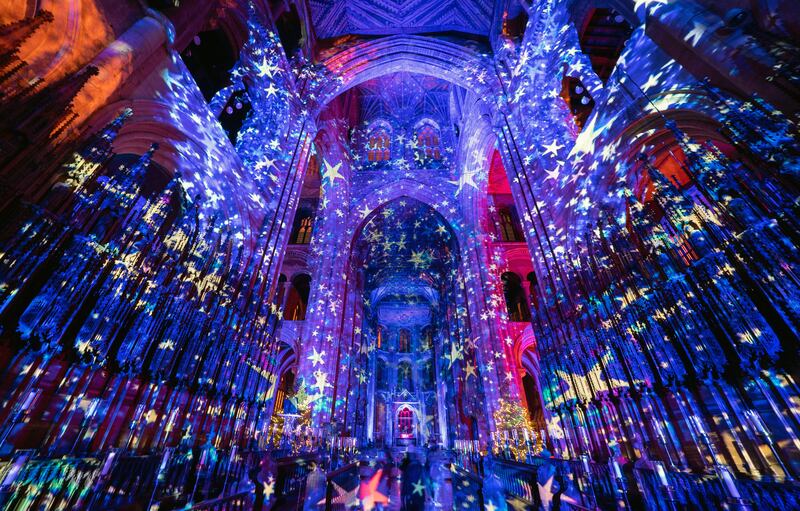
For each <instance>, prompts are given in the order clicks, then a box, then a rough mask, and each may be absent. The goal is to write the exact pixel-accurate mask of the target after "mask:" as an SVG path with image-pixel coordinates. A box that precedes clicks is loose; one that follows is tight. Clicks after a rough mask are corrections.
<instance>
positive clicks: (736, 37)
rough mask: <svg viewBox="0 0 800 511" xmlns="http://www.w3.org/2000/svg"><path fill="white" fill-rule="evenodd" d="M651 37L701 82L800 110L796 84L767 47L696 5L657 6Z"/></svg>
mask: <svg viewBox="0 0 800 511" xmlns="http://www.w3.org/2000/svg"><path fill="white" fill-rule="evenodd" d="M647 33H648V35H649V36H650V37H651V38H653V40H655V41H656V42H657V43H659V45H660V46H661V48H662V49H664V50H665V51H666V52H667V53H669V54H670V55H671V56H672V57H674V58H675V59H676V60H677V61H678V62H679V63H680V64H681V65H683V66H684V67H685V68H687V69H688V70H690V71H691V72H692V73H693V74H695V75H696V76H697V77H698V78H703V77H706V76H708V77H709V78H711V79H712V80H713V81H722V82H724V83H726V84H728V85H730V86H732V87H735V88H736V89H738V90H739V92H740V93H741V94H742V95H743V96H749V95H751V94H752V93H753V92H755V93H757V94H759V95H760V96H762V97H763V98H765V99H766V100H767V101H769V102H770V103H772V104H774V105H775V106H777V107H778V108H779V109H780V110H782V111H783V112H785V113H789V114H791V113H796V112H797V111H798V110H799V108H798V105H797V99H796V98H797V97H798V95H800V90H798V86H797V84H796V82H794V81H793V78H792V77H791V76H790V75H789V74H788V70H781V69H780V68H781V65H782V63H781V62H779V61H778V60H776V59H775V57H773V56H772V55H771V54H770V53H769V52H768V51H767V48H766V47H765V46H764V44H763V43H762V42H761V41H759V40H758V39H756V38H755V37H753V36H752V35H750V34H747V33H746V32H745V31H744V30H743V29H742V28H740V27H737V26H735V24H733V23H730V22H726V20H724V19H722V18H721V17H720V16H718V15H717V14H715V13H713V12H711V11H709V10H707V9H705V8H704V7H702V6H701V5H699V4H698V3H696V2H694V1H693V0H679V1H674V2H667V3H664V4H660V3H656V5H654V6H653V7H651V8H650V9H649V10H648V11H647ZM765 77H766V79H765Z"/></svg>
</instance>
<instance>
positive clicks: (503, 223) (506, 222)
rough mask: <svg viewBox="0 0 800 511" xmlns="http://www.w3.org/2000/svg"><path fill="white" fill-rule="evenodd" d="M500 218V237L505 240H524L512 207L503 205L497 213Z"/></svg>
mask: <svg viewBox="0 0 800 511" xmlns="http://www.w3.org/2000/svg"><path fill="white" fill-rule="evenodd" d="M497 215H498V217H499V220H500V237H501V238H502V240H503V241H523V240H522V234H521V233H520V230H521V229H520V228H519V225H518V221H517V218H516V212H515V211H514V210H513V208H511V207H501V208H500V209H499V210H498V213H497Z"/></svg>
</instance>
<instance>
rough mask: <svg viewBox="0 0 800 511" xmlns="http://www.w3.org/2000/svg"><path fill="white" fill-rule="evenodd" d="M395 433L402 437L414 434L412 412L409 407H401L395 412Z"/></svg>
mask: <svg viewBox="0 0 800 511" xmlns="http://www.w3.org/2000/svg"><path fill="white" fill-rule="evenodd" d="M397 434H398V436H400V437H402V438H410V437H411V436H413V435H414V412H412V411H411V409H410V408H403V409H402V410H400V411H399V412H397Z"/></svg>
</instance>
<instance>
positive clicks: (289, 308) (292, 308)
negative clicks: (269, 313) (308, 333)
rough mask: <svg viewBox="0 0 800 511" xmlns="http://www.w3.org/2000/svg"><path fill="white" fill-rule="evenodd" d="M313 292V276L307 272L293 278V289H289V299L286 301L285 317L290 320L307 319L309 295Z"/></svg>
mask: <svg viewBox="0 0 800 511" xmlns="http://www.w3.org/2000/svg"><path fill="white" fill-rule="evenodd" d="M310 292H311V276H310V275H307V274H305V273H301V274H300V275H297V276H295V277H294V278H293V279H292V289H291V290H289V300H288V301H287V303H286V312H285V314H284V317H285V318H286V319H288V320H290V321H303V320H304V319H306V307H307V306H308V295H309V293H310Z"/></svg>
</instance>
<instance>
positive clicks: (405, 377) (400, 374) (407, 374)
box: [397, 362, 414, 392]
mask: <svg viewBox="0 0 800 511" xmlns="http://www.w3.org/2000/svg"><path fill="white" fill-rule="evenodd" d="M397 386H398V387H399V388H400V389H406V390H408V391H409V392H414V379H413V372H412V369H411V364H410V363H409V362H400V363H399V364H397Z"/></svg>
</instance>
